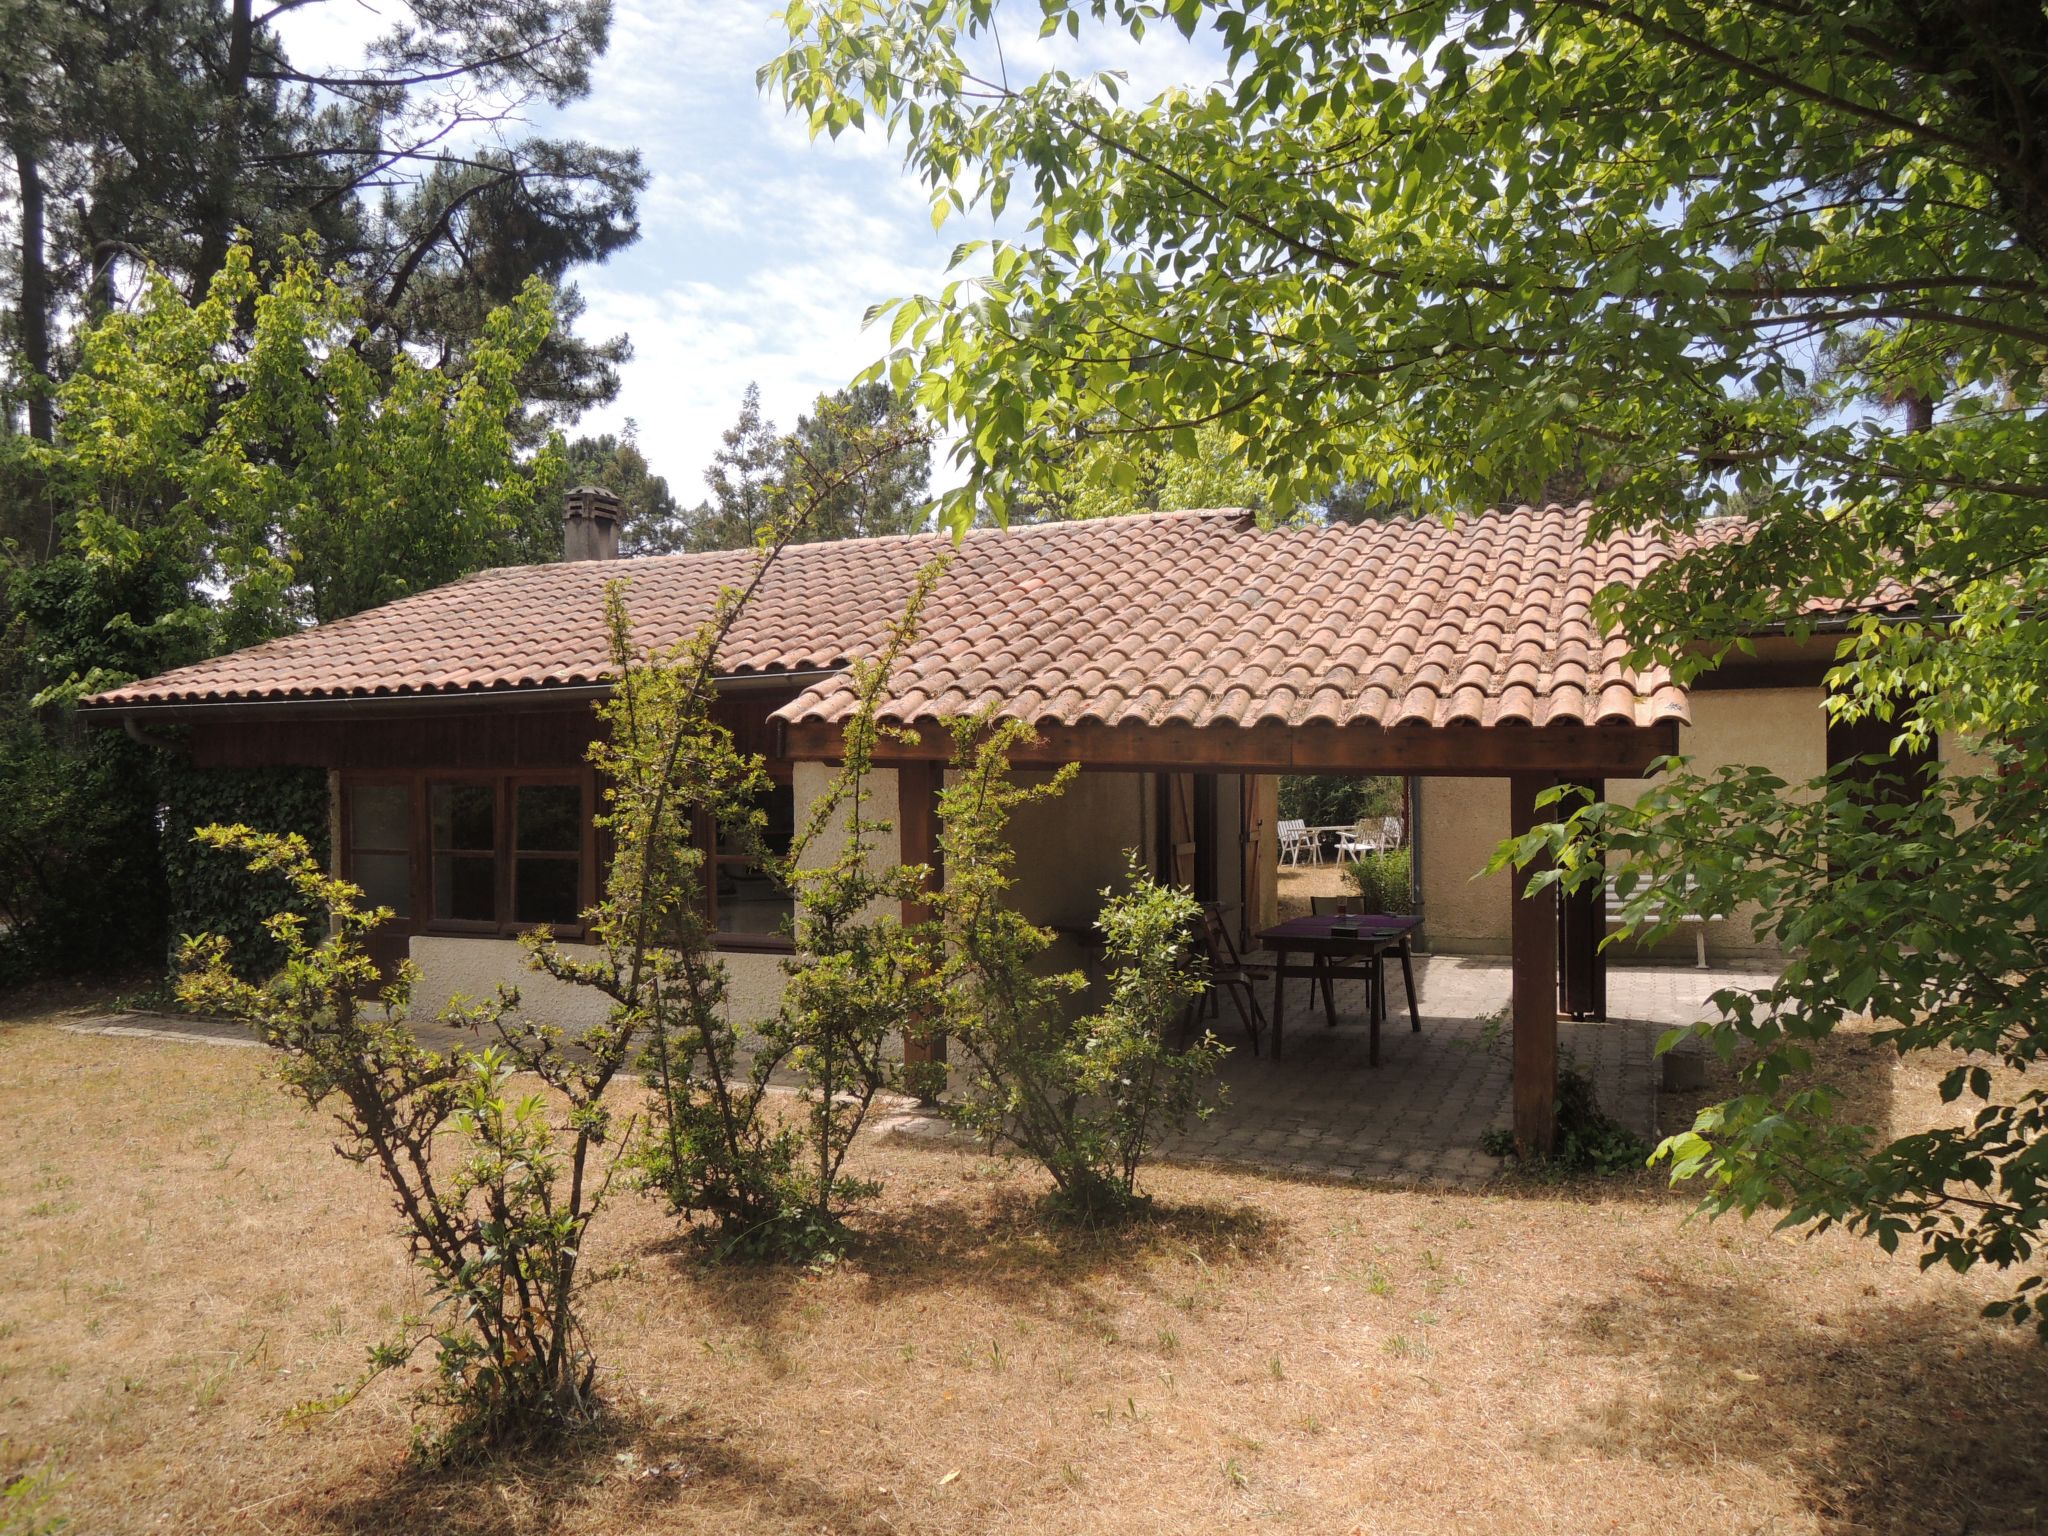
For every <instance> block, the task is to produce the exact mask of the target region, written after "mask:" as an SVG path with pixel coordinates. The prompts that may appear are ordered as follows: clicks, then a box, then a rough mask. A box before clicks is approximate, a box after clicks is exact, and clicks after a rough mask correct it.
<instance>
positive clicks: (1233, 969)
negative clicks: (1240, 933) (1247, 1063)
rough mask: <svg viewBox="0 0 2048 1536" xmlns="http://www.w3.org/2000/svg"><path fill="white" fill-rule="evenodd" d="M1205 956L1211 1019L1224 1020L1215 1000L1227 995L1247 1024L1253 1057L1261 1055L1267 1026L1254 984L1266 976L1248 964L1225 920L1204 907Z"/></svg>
mask: <svg viewBox="0 0 2048 1536" xmlns="http://www.w3.org/2000/svg"><path fill="white" fill-rule="evenodd" d="M1196 938H1197V939H1198V940H1199V941H1200V944H1201V947H1202V950H1203V952H1204V957H1205V958H1206V959H1207V961H1208V979H1209V992H1208V1009H1209V1012H1210V1014H1211V1015H1212V1016H1215V1017H1221V1015H1222V1012H1223V1009H1222V1005H1221V1004H1219V1003H1218V1002H1217V1001H1216V994H1217V993H1219V992H1228V993H1229V994H1230V1000H1231V1001H1232V1002H1233V1003H1235V1004H1236V1005H1237V1016H1238V1018H1239V1019H1241V1020H1243V1022H1244V1032H1245V1037H1246V1038H1247V1039H1248V1040H1250V1041H1251V1047H1252V1054H1253V1055H1254V1056H1256V1055H1258V1054H1259V1032H1260V1030H1262V1029H1263V1028H1264V1027H1265V1023H1266V1018H1265V1015H1264V1014H1262V1013H1261V1012H1260V1011H1259V998H1258V994H1257V993H1256V992H1255V991H1254V990H1253V988H1252V983H1253V981H1254V980H1255V979H1258V978H1260V977H1262V976H1263V975H1264V971H1263V969H1256V968H1254V967H1253V966H1250V965H1248V964H1246V963H1245V959H1244V957H1243V956H1242V955H1240V954H1239V953H1238V951H1237V945H1236V944H1234V943H1233V942H1231V938H1230V930H1229V928H1228V927H1226V926H1225V925H1224V922H1223V919H1222V918H1221V917H1220V916H1219V915H1218V914H1217V913H1216V912H1215V911H1214V910H1213V909H1212V908H1210V907H1208V906H1206V905H1205V906H1204V907H1203V908H1202V916H1201V921H1200V926H1199V929H1198V931H1197V934H1196Z"/></svg>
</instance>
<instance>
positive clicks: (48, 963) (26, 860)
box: [0, 710, 164, 986]
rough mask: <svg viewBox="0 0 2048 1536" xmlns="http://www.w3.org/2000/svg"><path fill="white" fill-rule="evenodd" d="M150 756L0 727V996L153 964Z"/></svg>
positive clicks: (159, 874)
mask: <svg viewBox="0 0 2048 1536" xmlns="http://www.w3.org/2000/svg"><path fill="white" fill-rule="evenodd" d="M156 755H157V754H155V753H152V752H151V751H150V750H149V749H148V748H146V747H142V746H139V745H137V744H136V743H135V742H132V741H130V740H128V739H127V738H126V737H124V736H122V735H121V734H120V733H119V732H113V731H98V730H94V731H88V730H85V729H82V728H80V727H78V726H77V725H76V724H75V723H73V722H66V721H58V722H56V723H54V724H46V723H44V722H42V721H39V720H37V719H36V718H35V717H34V716H33V715H32V714H30V713H29V712H28V711H26V710H23V711H21V712H20V713H18V714H17V715H15V716H14V718H12V719H10V720H8V721H6V723H5V724H4V726H0V986H4V985H12V984H14V983H17V982H22V981H27V980H30V979H31V978H34V977H37V976H47V975H65V974H72V973H76V972H81V971H95V972H102V973H111V972H118V971H121V970H124V969H126V968H128V967H130V966H135V965H144V964H149V963H151V962H153V961H155V960H156V959H157V958H158V957H159V955H160V954H161V953H162V948H163V946H162V942H161V940H162V934H163V926H164V888H163V870H162V867H161V864H160V861H159V859H158V857H157V842H158V824H157V817H156V814H155V805H154V803H153V800H152V797H151V796H150V795H148V794H147V793H137V788H136V787H137V786H138V785H147V784H148V783H149V779H150V771H151V769H150V761H149V760H150V758H152V757H153V756H156Z"/></svg>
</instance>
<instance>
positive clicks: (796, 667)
mask: <svg viewBox="0 0 2048 1536" xmlns="http://www.w3.org/2000/svg"><path fill="white" fill-rule="evenodd" d="M939 547H940V540H938V539H937V538H933V537H920V538H910V539H867V540H861V541H853V542H848V543H844V544H809V545H802V546H798V547H796V548H793V549H790V550H787V551H785V552H784V555H783V557H782V559H781V560H779V561H778V562H777V568H776V569H775V570H774V571H772V572H771V573H770V574H769V576H768V579H767V580H766V581H765V582H764V583H763V585H762V588H761V590H760V592H759V593H758V594H757V597H756V601H755V603H754V604H753V606H752V607H750V608H749V610H748V611H747V612H746V613H745V614H744V615H743V616H742V618H741V620H740V622H739V624H738V625H737V626H735V628H734V630H733V633H732V635H731V636H730V637H729V638H728V640H727V643H726V647H725V652H724V656H723V659H722V663H721V670H723V671H725V672H728V673H733V674H740V675H744V674H750V673H762V672H792V671H805V670H814V669H817V668H820V667H832V666H839V665H842V664H843V663H844V662H845V661H846V660H847V658H848V656H849V654H851V653H853V652H856V651H857V650H858V649H859V648H860V647H861V646H862V645H863V644H864V643H865V642H866V641H867V640H868V639H869V638H870V637H872V636H875V635H877V634H879V633H880V632H881V631H882V630H883V629H884V628H885V627H886V626H887V625H888V623H889V621H890V620H891V619H892V618H894V617H895V615H896V614H897V613H898V612H899V611H900V610H901V608H902V606H903V601H904V598H905V596H906V594H907V593H908V592H909V590H910V585H911V582H912V580H913V578H914V577H915V575H916V572H917V569H918V567H919V566H920V565H922V564H923V563H924V562H925V561H926V560H928V559H929V558H930V557H931V556H932V554H934V553H935V552H936V551H937V550H938V548H939ZM754 565H755V557H754V555H753V553H752V552H751V551H746V550H731V551H720V552H717V553H713V554H702V555H657V556H652V557H649V558H647V559H641V560H584V561H577V562H574V563H566V564H555V565H517V566H506V567H503V568H501V569H498V570H490V571H479V572H478V573H477V574H475V575H474V576H466V577H464V578H463V579H462V580H460V581H455V582H450V583H449V584H448V585H447V586H445V587H437V588H435V589H434V590H433V591H431V592H422V593H420V594H418V595H417V596H413V597H407V598H401V599H400V600H399V601H397V602H394V603H387V604H385V605H384V606H383V607H381V608H372V609H369V610H368V611H366V612H363V613H359V614H356V615H354V616H353V617H350V618H346V619H341V620H338V621H337V622H335V623H332V624H323V625H321V626H320V627H318V628H317V629H308V630H302V631H300V632H299V633H298V634H294V635H287V636H285V637H284V638H283V639H280V640H272V641H269V642H267V643H266V644H263V645H257V646H251V647H249V648H248V649H247V650H241V651H235V652H233V653H231V654H229V655H226V656H216V657H214V658H213V659H212V660H210V661H202V662H200V663H198V664H197V665H195V666H190V667H181V668H179V669H178V670H177V671H175V672H166V673H165V674H163V675H162V676H161V677H153V678H148V679H146V680H144V681H142V682H138V683H130V684H128V685H126V686H125V687H121V688H114V689H109V690H108V691H107V692H105V693H100V694H96V695H94V696H93V697H92V698H91V699H89V700H87V701H86V702H87V704H88V705H117V704H140V703H164V704H172V703H196V702H206V703H216V702H217V703H233V702H254V701H262V700H283V699H319V698H337V699H338V698H390V697H397V696H403V695H407V694H430V693H431V694H445V693H478V692H491V691H510V690H516V689H533V688H546V687H559V686H564V685H575V684H588V683H602V682H604V681H606V680H608V678H609V676H610V673H611V666H610V656H609V650H608V646H607V643H606V639H605V628H604V589H605V584H606V583H607V582H609V581H613V580H620V579H623V580H625V581H626V582H627V583H628V588H627V605H628V607H629V608H630V609H631V611H632V615H633V629H634V635H635V639H636V641H637V642H638V643H640V644H642V645H648V646H655V645H667V644H672V643H673V642H675V641H676V640H679V639H681V638H682V637H683V636H684V635H686V634H688V633H689V632H691V631H692V630H693V629H695V627H696V626H697V625H698V624H700V623H702V622H703V621H704V619H705V618H706V617H708V616H709V614H710V611H711V607H712V605H713V604H714V603H715V602H716V601H717V599H718V593H719V590H720V589H721V588H722V587H726V586H731V585H735V584H738V583H743V582H745V581H746V580H747V579H748V577H749V575H750V574H751V573H752V571H753V569H754Z"/></svg>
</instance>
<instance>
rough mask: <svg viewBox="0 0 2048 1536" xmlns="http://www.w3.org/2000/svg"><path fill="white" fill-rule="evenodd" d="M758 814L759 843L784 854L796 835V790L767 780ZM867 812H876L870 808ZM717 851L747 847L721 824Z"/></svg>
mask: <svg viewBox="0 0 2048 1536" xmlns="http://www.w3.org/2000/svg"><path fill="white" fill-rule="evenodd" d="M759 804H760V807H761V814H762V816H763V817H764V818H765V820H764V821H763V823H762V826H761V843H760V846H761V848H762V850H763V851H764V852H767V853H771V854H775V855H777V856H778V857H786V856H787V855H788V853H789V845H790V844H791V843H792V842H793V841H794V840H795V838H796V791H795V789H794V788H792V787H791V786H790V785H788V784H771V785H769V786H768V792H767V793H766V794H764V795H763V796H762V797H761V799H760V801H759ZM868 814H869V815H871V816H872V815H876V814H878V813H877V812H876V811H875V810H873V809H872V808H870V810H869V812H868ZM718 851H719V852H720V853H724V854H745V853H747V852H749V851H750V850H748V849H747V848H745V847H743V846H742V845H741V844H740V841H739V839H738V838H736V837H734V836H732V835H731V834H729V833H728V832H727V831H726V830H725V828H723V827H721V828H719V830H718Z"/></svg>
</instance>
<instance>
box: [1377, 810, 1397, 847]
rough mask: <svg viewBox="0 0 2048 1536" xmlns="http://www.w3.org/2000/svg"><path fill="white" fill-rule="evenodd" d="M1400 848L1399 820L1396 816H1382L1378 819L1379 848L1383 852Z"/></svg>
mask: <svg viewBox="0 0 2048 1536" xmlns="http://www.w3.org/2000/svg"><path fill="white" fill-rule="evenodd" d="M1400 846H1401V818H1400V817H1398V816H1382V817H1381V818H1380V848H1381V849H1382V851H1384V850H1385V849H1388V848H1398V847H1400Z"/></svg>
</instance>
